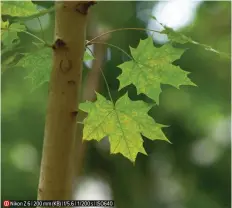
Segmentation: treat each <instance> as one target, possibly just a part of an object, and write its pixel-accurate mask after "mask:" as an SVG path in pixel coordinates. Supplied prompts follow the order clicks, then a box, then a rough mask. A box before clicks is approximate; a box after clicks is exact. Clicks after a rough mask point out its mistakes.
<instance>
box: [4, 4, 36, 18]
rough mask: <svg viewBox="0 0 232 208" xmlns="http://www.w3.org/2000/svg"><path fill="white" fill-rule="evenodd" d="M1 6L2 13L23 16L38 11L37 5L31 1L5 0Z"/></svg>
mask: <svg viewBox="0 0 232 208" xmlns="http://www.w3.org/2000/svg"><path fill="white" fill-rule="evenodd" d="M1 7H2V8H1V13H2V15H10V16H18V17H22V16H29V15H33V14H35V13H36V12H38V10H37V8H36V5H35V4H33V3H32V2H31V1H4V2H2V3H1Z"/></svg>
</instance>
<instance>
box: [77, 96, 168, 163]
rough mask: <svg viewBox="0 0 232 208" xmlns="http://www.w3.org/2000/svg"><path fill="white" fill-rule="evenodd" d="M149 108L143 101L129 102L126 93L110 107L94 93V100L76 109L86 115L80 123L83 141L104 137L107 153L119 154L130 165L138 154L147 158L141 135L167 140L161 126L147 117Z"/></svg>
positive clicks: (102, 98) (152, 138)
mask: <svg viewBox="0 0 232 208" xmlns="http://www.w3.org/2000/svg"><path fill="white" fill-rule="evenodd" d="M151 107H152V106H151V105H150V104H147V103H145V102H143V101H132V100H130V99H129V97H128V95H127V94H126V95H124V96H122V97H121V98H120V99H119V100H118V101H117V102H116V104H115V105H114V104H113V103H112V102H111V101H109V100H106V98H104V97H103V96H102V95H100V94H98V93H97V101H95V102H94V103H91V102H89V101H87V102H85V103H81V104H80V106H79V108H80V109H81V110H82V111H84V112H87V113H88V116H87V118H86V119H85V120H84V131H83V139H84V140H92V139H95V140H97V141H100V140H102V139H103V138H104V137H105V136H108V137H109V141H110V152H111V153H112V154H116V153H121V154H122V155H124V156H125V157H127V158H128V159H129V160H131V161H132V162H134V161H135V159H136V156H137V154H138V152H141V153H143V154H145V155H147V153H146V151H145V150H144V148H143V139H142V136H141V134H142V135H143V136H145V137H147V138H149V139H151V140H156V139H159V140H165V141H168V139H167V138H166V137H165V135H164V134H163V132H162V130H161V127H164V126H163V125H161V124H157V123H156V122H155V121H154V120H153V119H152V118H151V117H150V116H148V114H147V112H148V111H149V110H150V109H151Z"/></svg>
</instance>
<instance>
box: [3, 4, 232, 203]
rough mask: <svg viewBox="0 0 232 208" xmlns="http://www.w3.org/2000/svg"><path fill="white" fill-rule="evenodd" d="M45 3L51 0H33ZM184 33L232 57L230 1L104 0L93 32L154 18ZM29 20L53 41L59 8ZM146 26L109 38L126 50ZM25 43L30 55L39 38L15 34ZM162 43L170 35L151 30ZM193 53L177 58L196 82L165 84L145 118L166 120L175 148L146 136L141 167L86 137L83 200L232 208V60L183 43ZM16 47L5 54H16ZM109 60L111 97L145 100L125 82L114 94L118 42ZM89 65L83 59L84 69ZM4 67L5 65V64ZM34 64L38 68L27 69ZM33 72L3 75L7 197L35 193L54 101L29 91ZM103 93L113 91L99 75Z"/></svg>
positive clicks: (94, 13)
mask: <svg viewBox="0 0 232 208" xmlns="http://www.w3.org/2000/svg"><path fill="white" fill-rule="evenodd" d="M37 4H38V5H39V6H42V7H49V6H50V5H52V3H51V2H37ZM151 14H153V15H155V16H156V17H157V18H158V20H159V21H160V22H163V23H165V24H167V25H168V26H170V27H173V28H174V29H176V30H178V31H180V32H183V33H184V34H186V35H187V36H189V37H191V38H192V39H193V40H195V41H198V42H200V43H204V44H207V45H210V46H212V47H213V48H215V49H217V50H219V51H222V52H226V53H231V51H230V48H231V47H230V46H231V2H223V1H218V2H216V1H214V2H209V1H198V2H196V1H180V0H177V1H176V0H175V1H172V3H170V2H159V1H156V2H144V1H143V2H139V1H137V2H98V4H97V5H96V6H94V7H93V8H92V10H91V16H90V26H89V28H88V37H93V36H94V34H96V31H99V30H101V29H102V28H105V29H106V30H110V29H115V28H124V27H140V28H146V27H149V28H150V29H155V28H156V27H158V26H157V24H156V23H155V21H154V20H152V19H151V18H150V15H151ZM40 20H41V24H42V26H43V34H42V33H41V30H40V25H39V23H38V20H37V19H35V20H33V21H29V22H28V23H27V26H28V30H29V31H31V32H33V33H35V34H36V35H37V36H40V37H42V36H43V37H44V38H45V39H46V40H47V41H50V42H51V41H52V39H53V28H54V14H51V15H46V16H44V17H42V18H40ZM147 35H148V34H147V33H146V32H144V31H121V32H115V33H113V34H111V36H110V37H109V38H108V40H107V42H108V43H111V44H114V45H117V46H119V47H120V48H122V49H123V50H125V51H127V52H128V53H129V46H131V47H136V46H137V45H138V43H139V40H140V39H144V38H146V37H147ZM19 36H20V40H21V43H22V46H23V47H24V48H23V49H19V51H20V50H21V51H24V52H25V51H26V52H30V51H31V50H33V49H34V48H33V47H32V46H31V45H32V44H31V42H32V41H33V39H32V38H31V37H29V36H27V35H26V34H19ZM154 41H155V44H156V45H157V46H159V45H160V44H161V43H164V42H165V41H167V38H166V37H164V36H160V35H157V34H154ZM177 47H188V48H189V49H188V50H187V51H186V52H185V53H184V55H183V56H182V57H181V59H180V60H178V61H177V62H176V64H179V65H180V66H181V68H182V69H184V70H186V71H189V72H191V74H190V78H191V79H192V81H193V82H194V83H196V84H197V86H198V87H193V86H181V88H180V90H177V89H176V88H174V87H172V86H170V85H162V90H163V91H162V93H161V95H160V105H159V106H157V107H154V108H153V109H152V110H151V111H150V112H149V114H150V115H151V116H152V117H153V118H154V119H155V120H156V121H157V122H159V123H162V124H166V125H170V126H169V127H168V128H165V129H164V130H163V131H164V133H165V134H166V136H167V137H168V138H169V140H170V141H171V142H172V144H168V143H166V142H163V141H150V140H148V139H146V138H144V147H145V149H146V151H147V152H148V156H144V155H142V154H139V155H138V157H137V160H136V163H135V166H133V164H132V163H131V162H129V161H128V160H127V159H126V158H124V157H122V156H121V155H119V154H117V155H109V144H108V140H107V138H105V139H104V140H103V141H102V142H100V143H97V142H96V141H92V142H87V149H86V150H85V152H84V154H85V156H84V161H83V162H84V165H83V170H82V175H81V178H80V181H79V183H78V184H77V190H76V193H75V196H76V198H77V199H114V200H115V204H116V207H118V208H129V207H132V208H141V207H144V208H145V207H147V208H153V207H154V208H229V207H230V198H231V186H230V178H231V172H230V170H231V168H230V164H231V161H230V158H231V157H230V125H231V124H230V109H231V101H230V95H231V92H230V89H231V88H230V84H231V83H230V78H231V74H230V68H231V65H230V63H231V62H230V60H226V59H225V58H223V57H220V56H218V55H217V54H216V53H213V52H210V51H206V50H204V49H203V48H202V47H199V46H193V45H190V44H186V45H185V46H177ZM15 52H16V51H13V52H10V53H9V54H8V55H6V56H5V57H2V61H4V60H5V59H6V58H7V57H9V56H11V55H12V54H14V53H15ZM106 52H107V53H106V54H105V58H104V63H103V64H102V67H103V69H104V73H105V76H106V78H107V80H108V83H109V86H110V90H111V92H112V95H113V99H115V100H116V99H117V98H118V97H119V96H120V95H122V94H123V93H125V91H127V90H128V91H129V96H130V97H131V99H134V100H137V99H143V100H145V101H149V99H148V98H146V97H145V96H144V95H137V93H136V89H135V87H133V86H129V87H127V88H126V89H123V90H122V91H120V92H118V90H117V89H118V87H119V82H118V80H117V79H116V77H117V76H118V75H119V74H120V73H121V72H120V69H119V68H117V65H119V64H120V63H122V62H123V61H126V60H127V57H126V56H125V55H124V54H123V53H122V52H120V51H119V50H116V49H114V48H108V49H107V50H106ZM88 66H91V63H88V64H85V66H84V69H83V70H84V73H85V72H86V71H88V70H89V69H88ZM2 67H3V66H2ZM31 70H32V69H31ZM28 73H29V71H28V70H26V69H24V68H20V67H9V68H8V69H6V70H4V73H2V80H1V81H2V82H1V84H2V85H1V90H2V99H1V101H2V103H1V105H2V113H1V116H2V126H1V128H2V129H1V130H2V137H1V138H2V143H1V145H2V146H1V150H2V155H1V156H2V157H1V158H2V172H1V177H2V181H1V182H2V192H1V193H2V194H1V197H2V200H6V199H15V200H23V199H36V195H37V186H38V179H39V167H40V160H41V153H42V143H43V134H44V125H45V115H46V103H47V97H48V84H47V83H46V84H44V85H43V86H42V87H40V88H38V89H37V90H35V91H33V92H31V89H32V87H33V84H32V82H31V80H29V79H25V77H26V76H27V75H28ZM100 82H101V83H102V84H101V90H100V92H101V93H102V94H103V95H105V96H106V97H108V95H107V90H106V87H105V84H104V81H103V79H102V78H101V81H100Z"/></svg>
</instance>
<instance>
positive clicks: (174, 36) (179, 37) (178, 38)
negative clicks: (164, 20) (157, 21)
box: [161, 25, 193, 44]
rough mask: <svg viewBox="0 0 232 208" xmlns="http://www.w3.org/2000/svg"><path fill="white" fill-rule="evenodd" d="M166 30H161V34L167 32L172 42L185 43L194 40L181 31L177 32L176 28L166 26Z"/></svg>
mask: <svg viewBox="0 0 232 208" xmlns="http://www.w3.org/2000/svg"><path fill="white" fill-rule="evenodd" d="M163 27H164V30H163V31H162V32H161V34H166V35H167V36H168V39H169V40H170V41H172V42H175V43H180V44H185V43H188V42H190V43H191V42H192V41H193V40H192V39H191V38H189V37H187V36H185V35H183V34H181V33H178V32H176V31H175V30H173V29H172V28H169V27H167V26H164V25H163Z"/></svg>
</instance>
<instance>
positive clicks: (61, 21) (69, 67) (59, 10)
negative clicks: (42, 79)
mask: <svg viewBox="0 0 232 208" xmlns="http://www.w3.org/2000/svg"><path fill="white" fill-rule="evenodd" d="M80 3H81V4H82V5H83V4H85V2H83V1H82V2H81V1H80V2H74V1H70V2H67V1H64V2H62V3H60V2H56V14H55V43H54V45H53V49H52V50H53V68H52V73H51V79H50V89H49V100H48V109H47V117H46V125H45V135H44V145H43V154H42V162H41V172H40V181H39V189H38V199H39V200H68V199H71V198H72V191H73V177H74V161H73V159H74V158H75V157H74V156H75V154H74V151H75V133H76V116H77V114H78V112H77V108H78V102H79V101H78V98H79V91H80V86H81V77H82V62H83V54H84V50H85V32H86V23H87V13H83V8H81V7H80ZM78 8H81V9H82V11H81V12H80V11H78ZM85 8H86V7H84V9H85ZM87 9H88V8H87Z"/></svg>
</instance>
